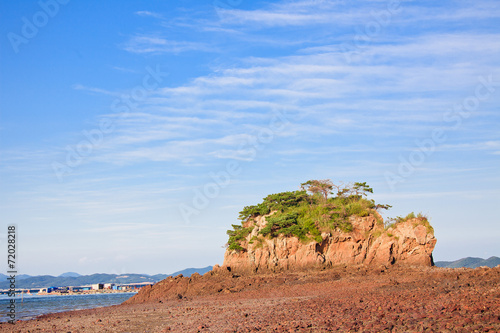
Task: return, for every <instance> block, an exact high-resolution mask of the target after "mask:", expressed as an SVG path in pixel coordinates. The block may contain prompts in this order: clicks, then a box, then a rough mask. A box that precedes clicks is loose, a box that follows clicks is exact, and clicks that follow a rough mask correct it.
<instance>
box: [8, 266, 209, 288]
mask: <svg viewBox="0 0 500 333" xmlns="http://www.w3.org/2000/svg"><path fill="white" fill-rule="evenodd" d="M210 270H212V266H207V267H204V268H186V269H184V270H182V271H178V272H175V273H172V274H156V275H147V274H120V275H117V274H92V275H80V274H78V273H74V272H67V273H63V274H61V275H59V276H52V275H38V276H30V275H25V274H23V275H17V276H16V288H46V287H65V286H84V285H90V284H95V283H116V284H126V283H140V282H153V283H156V282H158V281H161V280H163V279H166V278H167V277H169V276H177V275H179V274H182V275H184V276H191V274H193V273H199V274H205V273H206V272H208V271H210ZM7 278H8V276H7V275H5V274H0V281H1V282H0V289H8V288H9V285H10V282H9V281H7Z"/></svg>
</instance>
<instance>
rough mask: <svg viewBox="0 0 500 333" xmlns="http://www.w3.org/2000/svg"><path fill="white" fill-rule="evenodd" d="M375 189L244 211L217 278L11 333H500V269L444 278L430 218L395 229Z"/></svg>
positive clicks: (343, 189)
mask: <svg viewBox="0 0 500 333" xmlns="http://www.w3.org/2000/svg"><path fill="white" fill-rule="evenodd" d="M372 192H373V190H372V189H371V188H370V187H369V186H368V185H367V184H366V183H353V184H346V185H343V184H340V185H339V184H334V183H332V182H331V181H330V180H311V181H308V182H306V183H303V184H302V185H301V189H300V190H298V191H291V192H282V193H277V194H272V195H269V196H267V197H265V198H264V199H263V201H262V202H261V203H259V204H256V205H252V206H247V207H244V209H243V210H242V211H241V212H240V216H239V219H240V223H238V224H234V225H232V228H231V229H230V230H228V231H227V234H228V242H227V244H226V252H225V255H224V261H223V264H222V265H221V266H219V265H215V266H214V267H213V269H212V271H209V272H207V273H205V274H204V275H199V274H197V273H195V274H193V275H191V276H190V277H183V276H182V275H178V276H176V277H168V278H167V279H165V280H162V281H160V282H158V283H156V284H154V285H153V286H146V287H143V288H142V289H141V290H140V291H139V293H138V294H136V295H135V296H133V297H132V298H131V299H129V300H128V301H126V302H125V303H124V304H122V305H119V306H113V307H108V308H101V309H93V310H82V311H72V312H67V313H62V314H51V315H47V316H42V317H40V318H38V319H36V320H32V321H28V322H20V323H16V324H15V325H12V326H7V325H5V324H2V325H1V327H0V328H1V329H2V331H3V330H5V331H10V332H28V331H35V330H42V331H43V330H46V331H54V332H56V331H68V332H123V331H127V332H145V331H147V332H331V331H341V332H347V331H350V332H358V331H359V332H409V331H412V332H423V331H429V332H438V331H439V332H471V331H478V332H479V331H480V332H498V331H499V330H500V316H499V313H500V312H499V311H500V266H497V267H496V268H488V267H480V268H476V269H468V268H460V269H450V268H437V267H435V266H434V264H433V258H432V251H433V249H434V246H435V244H436V238H435V237H434V229H433V228H432V226H431V225H430V223H429V221H428V219H427V217H426V216H424V215H422V214H414V213H410V214H408V215H407V216H404V217H396V218H393V219H386V220H385V221H384V219H383V218H382V215H381V214H380V211H381V210H385V209H388V208H390V206H389V205H385V204H378V203H375V201H374V200H371V199H368V195H369V194H370V193H372Z"/></svg>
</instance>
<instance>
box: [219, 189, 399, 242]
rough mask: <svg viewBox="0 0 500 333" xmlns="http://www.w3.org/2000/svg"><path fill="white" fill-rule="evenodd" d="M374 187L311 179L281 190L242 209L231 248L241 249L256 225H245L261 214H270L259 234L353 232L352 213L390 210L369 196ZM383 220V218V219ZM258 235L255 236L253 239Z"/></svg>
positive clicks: (306, 236)
mask: <svg viewBox="0 0 500 333" xmlns="http://www.w3.org/2000/svg"><path fill="white" fill-rule="evenodd" d="M368 193H373V189H372V188H371V187H370V186H368V185H367V184H366V182H364V183H359V182H358V183H353V184H343V183H340V184H334V183H332V181H331V180H329V179H325V180H309V181H307V182H305V183H302V184H301V190H300V191H292V192H281V193H276V194H271V195H268V196H267V197H265V198H264V200H263V202H261V203H260V204H257V205H253V206H246V207H245V208H243V210H242V211H241V212H240V215H239V219H240V220H241V221H242V223H241V224H240V225H237V224H233V225H232V227H233V229H232V230H228V231H227V234H228V236H229V240H228V242H227V246H228V249H230V250H237V251H241V250H243V248H242V247H241V244H240V241H241V240H243V239H244V238H245V237H247V236H248V235H249V234H250V233H251V232H252V231H253V229H254V228H255V226H254V225H253V224H251V225H250V226H247V227H245V222H247V221H248V220H249V219H253V218H256V217H257V216H264V215H268V214H271V213H272V215H270V216H267V217H266V221H267V224H266V226H265V227H264V228H263V229H262V230H260V232H259V233H260V235H259V236H258V237H257V238H259V237H276V236H278V235H280V234H282V235H284V236H296V237H298V238H299V239H301V240H303V241H309V240H311V239H314V240H316V241H317V242H320V241H321V240H322V239H321V232H330V231H334V230H341V231H344V232H350V231H352V225H351V223H350V221H349V217H351V216H360V217H364V216H368V215H370V214H371V213H374V212H375V211H376V210H378V209H389V208H390V207H391V206H389V205H380V204H376V203H375V201H374V200H369V199H367V198H366V197H367V195H368ZM379 223H383V221H379ZM254 238H255V237H253V238H252V240H251V242H253V241H254V240H257V239H254Z"/></svg>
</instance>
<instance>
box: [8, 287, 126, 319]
mask: <svg viewBox="0 0 500 333" xmlns="http://www.w3.org/2000/svg"><path fill="white" fill-rule="evenodd" d="M133 295H135V293H103V294H87V295H64V296H59V295H53V296H51V295H44V296H38V295H36V294H33V295H26V294H24V295H22V296H21V295H19V294H18V295H16V297H15V300H16V303H15V305H16V320H26V319H32V318H35V317H37V316H40V315H43V314H47V313H54V312H62V311H71V310H81V309H92V308H98V307H103V306H111V305H116V304H120V303H123V302H125V301H126V300H127V299H129V298H130V297H132V296H133ZM11 299H12V297H8V296H7V295H0V321H2V322H7V321H9V320H10V318H9V317H8V314H9V313H10V312H9V311H10V309H9V308H8V306H9V304H10V300H11Z"/></svg>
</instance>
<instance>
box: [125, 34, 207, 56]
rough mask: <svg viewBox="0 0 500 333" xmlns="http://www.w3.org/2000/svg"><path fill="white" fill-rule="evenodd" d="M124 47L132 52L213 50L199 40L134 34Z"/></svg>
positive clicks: (176, 52)
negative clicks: (180, 39) (192, 40)
mask: <svg viewBox="0 0 500 333" xmlns="http://www.w3.org/2000/svg"><path fill="white" fill-rule="evenodd" d="M124 49H125V50H126V51H129V52H132V53H175V54H178V53H182V52H189V51H203V52H214V48H213V47H210V46H209V45H207V44H205V43H201V42H188V41H176V40H168V39H166V38H162V37H155V36H135V37H132V38H131V39H130V40H129V41H128V42H127V43H126V44H125V45H124Z"/></svg>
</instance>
